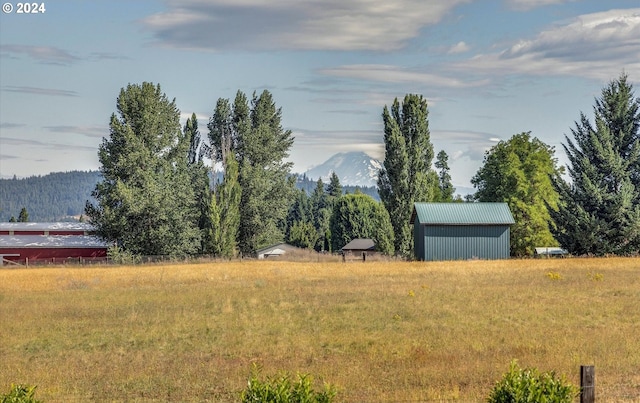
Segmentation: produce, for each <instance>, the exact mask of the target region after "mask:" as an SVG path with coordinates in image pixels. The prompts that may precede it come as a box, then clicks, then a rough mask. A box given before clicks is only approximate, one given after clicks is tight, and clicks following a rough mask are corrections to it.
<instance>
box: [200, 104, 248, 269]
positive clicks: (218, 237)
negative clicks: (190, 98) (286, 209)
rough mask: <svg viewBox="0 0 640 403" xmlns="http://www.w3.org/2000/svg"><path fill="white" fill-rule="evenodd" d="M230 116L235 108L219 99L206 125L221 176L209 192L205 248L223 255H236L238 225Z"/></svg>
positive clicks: (238, 194)
mask: <svg viewBox="0 0 640 403" xmlns="http://www.w3.org/2000/svg"><path fill="white" fill-rule="evenodd" d="M233 119H234V111H233V109H232V108H231V105H230V103H229V101H228V100H227V99H222V98H220V99H218V101H217V103H216V108H215V110H214V113H213V116H212V117H211V119H209V124H208V125H207V127H208V128H209V140H210V142H211V145H212V146H211V147H212V149H211V157H212V160H213V163H214V166H215V165H216V164H221V165H222V167H223V172H224V175H223V179H222V183H216V184H215V185H214V190H213V193H212V194H211V195H210V206H211V208H210V221H209V225H208V226H207V229H206V232H205V234H206V235H205V242H206V245H207V247H206V248H205V250H207V251H208V252H209V253H213V254H214V255H216V256H221V257H225V258H231V257H233V256H235V255H236V254H237V249H238V231H239V228H240V197H241V189H240V183H239V182H238V161H237V160H236V154H235V152H236V150H235V148H234V147H235V145H236V144H237V135H238V134H237V130H236V129H235V125H234V122H233Z"/></svg>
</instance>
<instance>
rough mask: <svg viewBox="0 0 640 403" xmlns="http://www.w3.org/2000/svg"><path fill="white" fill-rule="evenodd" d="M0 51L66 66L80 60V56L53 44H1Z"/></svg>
mask: <svg viewBox="0 0 640 403" xmlns="http://www.w3.org/2000/svg"><path fill="white" fill-rule="evenodd" d="M0 52H3V53H6V54H9V55H12V56H14V57H15V56H17V55H20V54H24V55H27V56H29V57H30V58H32V59H34V60H36V61H38V62H40V63H45V64H57V65H64V66H68V65H70V64H72V63H75V62H77V61H78V60H80V58H78V57H76V56H74V55H72V54H71V53H69V52H67V51H66V50H62V49H59V48H56V47H53V46H27V45H0Z"/></svg>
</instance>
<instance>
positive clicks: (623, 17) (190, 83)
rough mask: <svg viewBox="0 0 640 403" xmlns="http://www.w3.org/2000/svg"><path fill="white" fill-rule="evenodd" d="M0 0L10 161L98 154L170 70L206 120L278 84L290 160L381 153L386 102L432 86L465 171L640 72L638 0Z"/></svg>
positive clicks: (85, 160)
mask: <svg viewBox="0 0 640 403" xmlns="http://www.w3.org/2000/svg"><path fill="white" fill-rule="evenodd" d="M9 3H10V4H11V5H12V6H13V11H12V12H11V13H2V14H1V15H0V175H1V176H2V177H12V176H13V175H17V176H18V177H24V176H30V175H41V174H46V173H49V172H58V171H70V170H92V169H98V168H99V162H98V158H97V149H98V145H99V144H100V143H101V141H102V138H103V137H107V136H108V134H109V128H108V122H109V117H110V116H111V114H112V113H113V112H115V100H116V97H117V96H118V93H119V91H120V89H121V88H122V87H125V86H126V85H127V84H129V83H141V82H143V81H151V82H154V83H159V84H160V85H161V87H162V90H163V91H164V92H165V93H166V94H167V96H168V97H169V98H175V99H176V103H177V105H178V107H179V108H180V110H181V112H182V114H183V119H184V118H186V117H187V116H190V115H191V113H196V114H197V116H198V119H199V123H200V130H201V132H202V133H203V135H204V134H206V131H207V129H206V123H207V122H208V119H209V117H210V116H211V115H212V113H213V108H214V107H215V104H216V101H217V99H218V98H231V99H233V97H234V96H235V93H236V91H238V90H241V91H243V92H245V93H246V94H248V95H249V96H250V95H251V94H252V93H253V92H254V91H257V92H261V91H262V90H263V89H268V90H269V91H270V92H272V93H273V95H274V98H275V101H276V103H277V105H278V106H280V107H282V113H283V120H282V123H283V125H284V127H285V128H287V129H291V130H292V131H293V133H294V136H295V138H296V139H295V143H294V146H293V148H292V149H291V156H290V159H291V161H292V162H293V163H294V171H296V172H303V171H305V170H306V169H307V168H309V167H311V166H313V165H317V164H320V163H322V162H323V161H324V160H326V159H327V158H328V157H329V156H331V155H332V154H334V153H336V152H340V151H365V152H367V153H369V154H370V155H372V156H374V157H376V158H379V159H383V158H384V146H383V134H382V119H381V113H382V109H383V107H384V105H390V104H391V103H392V102H393V99H394V98H395V97H400V98H401V97H403V96H404V95H405V94H407V93H418V94H422V95H423V96H424V97H425V98H426V99H427V100H428V102H429V124H430V129H431V140H432V143H433V145H434V149H435V152H436V153H437V152H438V151H439V150H445V151H446V152H447V153H448V154H449V157H450V161H449V165H450V167H451V174H452V177H453V182H454V185H455V186H457V187H459V188H464V187H469V186H470V182H469V181H470V178H471V177H472V176H473V175H474V174H475V172H476V171H477V170H478V168H479V167H480V166H481V164H482V159H483V154H484V152H485V151H486V150H488V149H489V148H490V147H491V146H492V145H494V144H495V143H496V142H497V141H500V140H506V139H508V138H509V137H511V136H512V135H514V134H517V133H521V132H524V131H531V134H532V135H533V136H535V137H538V138H539V139H541V140H542V141H544V142H546V143H547V144H549V145H552V146H554V147H555V148H556V157H557V158H558V160H559V161H560V163H561V164H564V163H565V162H566V158H565V156H564V152H563V150H562V146H561V144H562V142H564V135H565V134H570V133H571V128H572V127H573V126H574V123H573V122H574V121H575V120H577V119H578V118H579V114H580V112H584V113H586V114H587V116H590V117H591V116H592V108H593V104H594V98H595V97H597V96H598V95H599V94H600V91H601V89H602V87H603V86H605V85H606V84H607V83H608V82H609V81H611V80H613V79H616V78H617V77H618V76H619V75H620V74H621V73H622V72H623V71H624V72H625V73H626V74H628V76H629V79H630V81H631V82H632V83H634V84H635V87H636V94H637V95H638V89H637V88H638V85H637V84H636V83H638V82H640V5H639V4H638V2H637V0H633V1H631V0H609V1H602V0H592V1H578V0H574V1H571V0H500V1H498V0H496V1H492V0H482V1H480V0H476V1H472V0H448V1H441V0H394V1H389V0H270V1H266V0H164V1H161V0H136V1H125V0H109V1H107V0H94V1H89V0H55V1H45V2H44V5H45V11H44V13H40V14H18V13H16V8H17V3H16V2H9Z"/></svg>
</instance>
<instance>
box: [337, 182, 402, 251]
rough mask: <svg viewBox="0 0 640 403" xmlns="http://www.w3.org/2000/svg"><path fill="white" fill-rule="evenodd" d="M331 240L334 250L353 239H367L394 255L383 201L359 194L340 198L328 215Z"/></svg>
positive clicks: (389, 223)
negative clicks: (329, 215)
mask: <svg viewBox="0 0 640 403" xmlns="http://www.w3.org/2000/svg"><path fill="white" fill-rule="evenodd" d="M330 225H331V234H332V235H331V243H332V249H333V250H334V251H337V250H340V249H341V248H342V247H343V246H344V245H346V244H347V243H349V242H350V241H351V240H353V239H355V238H370V239H373V241H374V242H375V244H376V247H377V250H378V251H380V252H382V253H384V254H387V255H391V254H393V238H394V234H393V227H392V226H391V220H390V218H389V213H388V212H387V210H386V209H385V208H384V206H383V205H382V203H379V202H376V201H375V200H373V198H372V197H371V196H368V195H365V194H362V193H359V194H349V195H344V196H342V197H340V198H339V199H338V200H337V201H336V204H335V206H334V208H333V213H332V215H331V224H330Z"/></svg>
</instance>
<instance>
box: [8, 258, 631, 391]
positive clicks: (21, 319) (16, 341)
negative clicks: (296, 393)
mask: <svg viewBox="0 0 640 403" xmlns="http://www.w3.org/2000/svg"><path fill="white" fill-rule="evenodd" d="M514 359H516V360H518V363H519V365H520V366H521V367H536V368H538V369H539V370H542V371H548V370H555V371H556V373H557V374H563V375H565V376H566V377H567V379H568V380H569V381H570V382H572V383H574V384H575V385H577V384H578V383H579V380H578V374H579V367H580V365H595V371H596V397H597V401H598V402H640V372H639V371H638V369H640V259H631V258H608V259H577V258H576V259H544V260H506V261H464V262H436V263H424V262H382V261H378V262H366V263H362V262H351V263H346V264H345V263H341V262H285V261H242V262H215V263H199V264H189V265H185V264H183V265H179V264H174V265H149V266H136V267H81V268H69V267H56V268H37V269H14V268H11V269H9V268H5V269H1V270H0V391H2V392H5V391H7V390H8V389H9V386H10V385H11V384H12V383H26V384H31V385H38V389H37V394H36V397H37V398H39V399H41V400H43V401H44V402H45V403H49V402H76V401H77V402H80V401H131V402H134V401H135V402H155V401H172V402H203V401H211V402H234V401H238V397H239V394H240V392H241V391H242V390H243V389H244V387H245V386H246V382H247V379H248V377H249V374H250V370H251V366H252V364H253V363H257V364H259V365H261V366H262V367H263V374H265V375H272V376H275V375H278V374H279V373H280V371H288V372H289V373H292V374H295V373H308V374H311V375H312V376H313V377H314V379H315V381H316V382H317V383H318V385H321V384H322V382H328V383H330V384H332V385H334V386H336V387H337V388H338V390H339V394H338V398H337V400H338V401H340V402H432V401H433V402H436V401H459V402H479V401H483V400H485V399H486V397H487V396H488V394H489V391H490V389H491V387H492V386H493V384H494V382H495V381H497V380H498V379H500V377H501V376H502V374H503V373H504V372H506V371H507V370H508V367H509V363H510V362H511V360H514Z"/></svg>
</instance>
